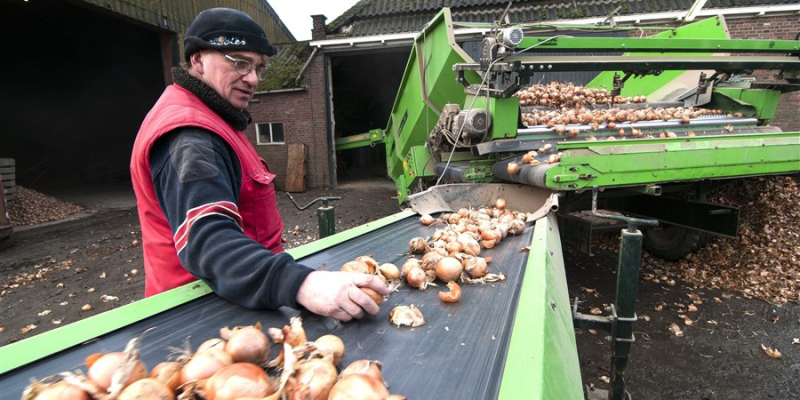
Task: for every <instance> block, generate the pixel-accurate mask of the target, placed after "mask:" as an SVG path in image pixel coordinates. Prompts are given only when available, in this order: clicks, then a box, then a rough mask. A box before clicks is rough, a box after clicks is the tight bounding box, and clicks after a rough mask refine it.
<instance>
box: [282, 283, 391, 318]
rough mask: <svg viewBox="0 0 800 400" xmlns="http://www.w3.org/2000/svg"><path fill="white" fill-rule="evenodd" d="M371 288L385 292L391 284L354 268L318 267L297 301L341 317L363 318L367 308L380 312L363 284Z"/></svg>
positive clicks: (370, 311) (372, 311) (303, 286)
mask: <svg viewBox="0 0 800 400" xmlns="http://www.w3.org/2000/svg"><path fill="white" fill-rule="evenodd" d="M362 287H364V288H370V289H372V290H374V291H376V292H378V293H379V294H381V295H382V296H386V295H388V294H389V288H388V287H387V286H386V284H385V283H383V281H382V280H381V279H379V278H378V277H375V276H371V275H366V274H358V273H354V272H338V271H337V272H332V271H314V272H312V273H310V274H309V275H308V276H307V277H306V279H305V281H303V284H302V285H300V290H298V292H297V303H298V304H300V305H301V306H303V307H305V308H306V309H308V310H309V311H311V312H313V313H315V314H319V315H323V316H327V317H333V318H336V319H338V320H340V321H349V320H351V319H353V318H361V317H363V316H364V311H366V312H368V313H370V314H377V313H378V311H379V310H380V309H379V307H378V305H377V304H375V301H374V300H372V298H371V297H369V295H367V293H365V292H364V291H363V290H361V288H362Z"/></svg>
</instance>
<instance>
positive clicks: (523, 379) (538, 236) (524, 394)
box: [498, 214, 583, 400]
mask: <svg viewBox="0 0 800 400" xmlns="http://www.w3.org/2000/svg"><path fill="white" fill-rule="evenodd" d="M525 268H526V269H525V277H524V278H523V281H522V289H521V290H520V298H519V304H518V306H517V311H516V316H515V318H514V329H513V333H512V334H511V340H510V343H509V348H508V355H507V357H506V363H505V368H504V370H503V377H502V381H501V384H500V394H499V396H498V398H499V399H503V400H505V399H582V398H583V389H582V387H581V371H580V364H579V362H578V349H577V345H576V342H575V332H574V329H573V322H572V312H571V309H570V303H569V293H568V290H567V278H566V274H565V271H564V260H563V257H562V252H561V240H560V237H559V233H558V222H557V220H556V217H555V215H553V214H549V215H548V216H547V217H546V218H542V219H540V220H539V221H537V222H536V227H535V231H534V233H533V239H532V241H531V245H530V257H529V258H528V263H527V265H526V267H525Z"/></svg>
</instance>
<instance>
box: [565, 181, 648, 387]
mask: <svg viewBox="0 0 800 400" xmlns="http://www.w3.org/2000/svg"><path fill="white" fill-rule="evenodd" d="M597 195H598V190H597V188H594V189H593V190H592V214H594V215H596V216H598V217H601V218H608V219H615V220H619V221H625V222H627V223H628V227H627V228H626V229H623V230H622V233H621V235H620V246H619V262H618V264H617V285H616V286H617V287H616V293H615V298H614V304H612V305H611V315H609V316H608V317H600V316H589V315H583V314H580V313H578V300H577V298H576V299H575V306H574V308H573V311H572V315H573V320H574V323H575V326H576V327H583V326H587V327H599V328H601V329H605V330H608V331H610V333H611V389H610V390H609V391H608V399H609V400H623V399H627V392H625V369H626V367H627V366H628V357H629V356H630V353H631V345H633V342H634V341H635V338H634V337H633V324H634V323H635V322H636V321H637V320H638V317H637V316H636V297H637V296H638V295H639V268H640V267H641V262H642V242H643V240H644V236H643V235H642V232H641V231H640V230H639V229H638V228H637V225H652V226H657V225H658V220H646V219H639V218H631V217H625V216H620V215H609V214H601V213H598V212H597ZM595 396H596V395H595Z"/></svg>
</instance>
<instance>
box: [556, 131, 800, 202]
mask: <svg viewBox="0 0 800 400" xmlns="http://www.w3.org/2000/svg"><path fill="white" fill-rule="evenodd" d="M588 143H592V144H588ZM559 151H563V152H564V153H563V155H562V158H561V162H560V163H559V165H557V166H555V167H553V168H551V169H549V170H548V171H547V174H546V183H545V184H546V185H547V187H549V188H552V189H557V190H576V189H582V188H588V187H592V186H598V187H616V186H627V185H638V184H648V183H664V182H676V181H690V180H699V179H718V178H729V177H744V176H753V175H761V174H778V173H791V172H798V171H800V132H787V133H779V134H766V135H758V134H754V135H736V136H733V135H731V136H714V137H692V138H668V139H651V140H647V141H645V142H642V143H632V141H631V142H628V143H620V142H618V141H616V142H568V143H563V144H559ZM574 176H584V177H586V176H592V178H589V179H586V178H584V179H577V180H575V179H567V178H568V177H574Z"/></svg>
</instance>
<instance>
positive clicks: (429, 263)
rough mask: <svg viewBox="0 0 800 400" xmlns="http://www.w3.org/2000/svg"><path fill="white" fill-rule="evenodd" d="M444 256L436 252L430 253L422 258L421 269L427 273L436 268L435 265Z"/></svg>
mask: <svg viewBox="0 0 800 400" xmlns="http://www.w3.org/2000/svg"><path fill="white" fill-rule="evenodd" d="M443 257H444V256H443V255H442V253H439V252H437V251H431V252H429V253H426V254H425V255H424V256H422V269H423V270H425V271H429V270H432V269H435V268H436V263H437V262H439V260H441V259H442V258H443Z"/></svg>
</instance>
